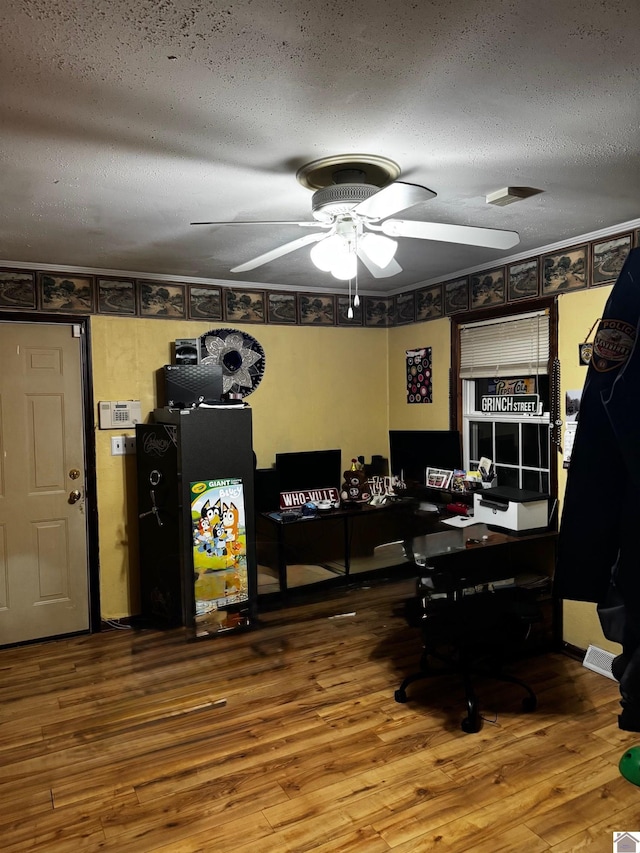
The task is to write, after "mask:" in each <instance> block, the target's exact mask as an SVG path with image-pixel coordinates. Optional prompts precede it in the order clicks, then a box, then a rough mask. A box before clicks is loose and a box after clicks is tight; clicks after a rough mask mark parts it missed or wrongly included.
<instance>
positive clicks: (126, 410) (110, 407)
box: [98, 400, 142, 429]
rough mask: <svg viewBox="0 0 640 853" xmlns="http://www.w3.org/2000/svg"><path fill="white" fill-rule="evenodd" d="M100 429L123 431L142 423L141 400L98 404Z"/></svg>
mask: <svg viewBox="0 0 640 853" xmlns="http://www.w3.org/2000/svg"><path fill="white" fill-rule="evenodd" d="M98 415H99V423H100V429H123V428H127V427H134V426H135V425H136V424H139V423H141V422H142V415H141V411H140V400H118V402H114V401H111V402H109V401H103V402H100V403H98Z"/></svg>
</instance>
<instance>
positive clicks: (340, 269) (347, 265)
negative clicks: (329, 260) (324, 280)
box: [331, 252, 358, 281]
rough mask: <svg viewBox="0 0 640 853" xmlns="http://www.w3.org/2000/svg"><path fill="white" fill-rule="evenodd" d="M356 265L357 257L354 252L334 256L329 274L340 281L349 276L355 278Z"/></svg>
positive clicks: (345, 279)
mask: <svg viewBox="0 0 640 853" xmlns="http://www.w3.org/2000/svg"><path fill="white" fill-rule="evenodd" d="M357 266H358V258H357V256H356V254H355V252H349V253H348V254H346V255H345V256H344V257H341V258H336V261H335V263H334V265H333V266H332V267H331V275H332V276H333V277H334V278H338V279H340V280H341V281H347V280H348V279H350V278H355V275H356V270H357Z"/></svg>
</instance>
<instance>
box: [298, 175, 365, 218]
mask: <svg viewBox="0 0 640 853" xmlns="http://www.w3.org/2000/svg"><path fill="white" fill-rule="evenodd" d="M379 190H380V187H374V186H372V185H371V184H334V185H333V186H330V187H324V188H323V189H321V190H317V191H316V192H315V193H314V194H313V196H312V197H311V210H312V213H313V216H314V218H315V219H318V220H325V221H331V220H332V219H333V218H334V217H335V216H340V215H341V214H344V213H349V211H350V210H352V209H353V208H354V207H355V206H356V205H357V204H360V202H361V201H365V199H368V198H371V196H372V195H375V193H377V192H379Z"/></svg>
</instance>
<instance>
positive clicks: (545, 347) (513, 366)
mask: <svg viewBox="0 0 640 853" xmlns="http://www.w3.org/2000/svg"><path fill="white" fill-rule="evenodd" d="M548 372H549V314H548V312H547V311H535V312H530V313H528V314H517V315H515V316H513V317H503V318H501V319H497V318H496V319H493V320H482V321H479V322H477V323H467V324H466V325H464V326H460V377H461V378H462V379H475V378H479V377H497V376H509V375H512V376H522V375H523V374H528V373H530V374H541V373H548Z"/></svg>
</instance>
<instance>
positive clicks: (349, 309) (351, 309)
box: [347, 271, 357, 320]
mask: <svg viewBox="0 0 640 853" xmlns="http://www.w3.org/2000/svg"><path fill="white" fill-rule="evenodd" d="M356 274H357V271H356ZM351 282H352V279H349V307H348V308H347V317H348V318H349V320H353V308H352V306H351Z"/></svg>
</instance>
